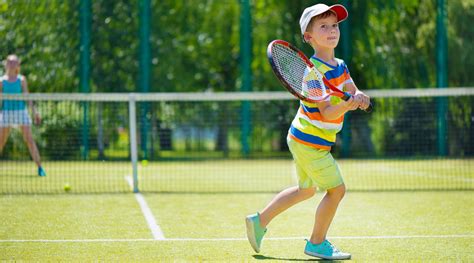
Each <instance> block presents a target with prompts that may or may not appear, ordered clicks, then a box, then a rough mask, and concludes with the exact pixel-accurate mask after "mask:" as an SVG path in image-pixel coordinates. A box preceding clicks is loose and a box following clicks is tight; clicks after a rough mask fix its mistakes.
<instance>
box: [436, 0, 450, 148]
mask: <svg viewBox="0 0 474 263" xmlns="http://www.w3.org/2000/svg"><path fill="white" fill-rule="evenodd" d="M446 65H447V32H446V10H445V2H444V0H437V16H436V84H437V86H438V88H440V89H444V88H447V86H448V74H447V68H446ZM436 100H437V106H436V107H437V109H436V112H437V116H438V132H437V133H438V155H439V156H446V155H447V147H446V144H447V112H448V99H447V98H446V97H440V98H437V99H436Z"/></svg>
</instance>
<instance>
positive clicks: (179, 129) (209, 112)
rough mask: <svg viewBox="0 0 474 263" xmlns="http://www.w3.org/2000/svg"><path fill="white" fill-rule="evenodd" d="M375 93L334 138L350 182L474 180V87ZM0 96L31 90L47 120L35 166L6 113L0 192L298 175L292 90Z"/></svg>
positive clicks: (462, 184)
mask: <svg viewBox="0 0 474 263" xmlns="http://www.w3.org/2000/svg"><path fill="white" fill-rule="evenodd" d="M368 93H369V95H370V96H371V97H372V98H373V102H374V105H375V110H374V111H373V112H372V113H371V114H367V113H364V112H362V111H354V112H351V113H349V114H347V115H346V118H345V124H344V129H343V131H342V132H341V133H339V134H338V139H337V143H336V146H335V147H333V150H332V154H333V155H334V157H335V158H336V160H337V161H338V163H339V165H340V167H341V170H342V173H343V175H344V179H345V182H346V185H347V188H348V189H349V190H364V191H365V190H367V191H371V190H382V191H383V190H473V189H474V109H473V108H474V88H448V89H404V90H374V91H370V92H368ZM0 101H1V102H5V101H32V102H33V105H34V108H35V111H36V112H38V113H39V115H40V116H41V122H39V123H36V125H35V124H33V125H31V126H30V128H31V130H32V133H33V138H34V141H35V142H36V144H37V146H38V149H39V152H40V155H41V161H42V166H43V167H44V169H45V170H46V173H47V176H46V177H39V176H37V170H36V169H37V168H36V166H35V164H34V162H32V161H31V157H30V154H29V150H28V147H27V145H26V143H25V142H24V139H23V132H22V131H21V129H19V126H18V125H16V126H15V125H13V124H11V123H10V124H7V123H6V122H5V121H4V119H3V123H2V120H0V125H2V126H3V127H0V132H3V134H4V135H5V132H6V130H7V129H8V130H9V131H10V132H9V136H8V138H7V141H6V145H5V146H4V147H3V151H2V153H1V154H0V193H2V194H18V193H25V194H31V193H32V194H36V193H63V192H64V191H65V190H68V191H69V188H70V192H71V193H108V192H130V191H141V192H274V191H279V190H281V189H283V188H285V187H287V186H289V185H294V184H295V183H296V175H295V171H294V170H295V169H294V165H293V162H292V159H291V155H290V153H289V151H288V148H287V145H286V134H287V132H288V128H289V126H290V123H291V121H292V120H293V118H294V115H295V113H296V111H297V109H298V103H299V102H298V101H297V100H295V99H293V98H292V97H291V95H289V94H287V93H286V92H241V93H149V94H138V93H132V94H116V93H108V94H97V93H96V94H82V93H81V94H79V93H78V94H28V95H6V94H4V95H3V96H0ZM28 110H29V111H30V113H31V111H32V109H31V108H30V107H28ZM5 113H6V111H5V110H3V111H2V116H5ZM30 115H31V114H30ZM2 118H3V117H2ZM31 118H32V120H34V119H35V118H34V116H32V117H31ZM33 122H34V121H33ZM66 186H67V187H66Z"/></svg>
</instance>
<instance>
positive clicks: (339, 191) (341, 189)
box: [328, 184, 346, 200]
mask: <svg viewBox="0 0 474 263" xmlns="http://www.w3.org/2000/svg"><path fill="white" fill-rule="evenodd" d="M328 194H330V195H331V196H332V197H334V198H337V199H339V200H342V198H344V195H345V194H346V186H345V185H344V184H342V185H340V186H337V187H335V188H333V189H331V190H328Z"/></svg>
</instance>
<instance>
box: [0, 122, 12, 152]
mask: <svg viewBox="0 0 474 263" xmlns="http://www.w3.org/2000/svg"><path fill="white" fill-rule="evenodd" d="M9 134H10V128H9V127H1V128H0V153H2V152H3V147H5V144H6V143H7V139H8V135H9Z"/></svg>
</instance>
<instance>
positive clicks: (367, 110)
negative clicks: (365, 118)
mask: <svg viewBox="0 0 474 263" xmlns="http://www.w3.org/2000/svg"><path fill="white" fill-rule="evenodd" d="M373 109H374V106H373V105H372V102H371V103H370V104H369V107H367V109H365V110H364V111H365V112H367V113H370V112H372V110H373Z"/></svg>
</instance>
